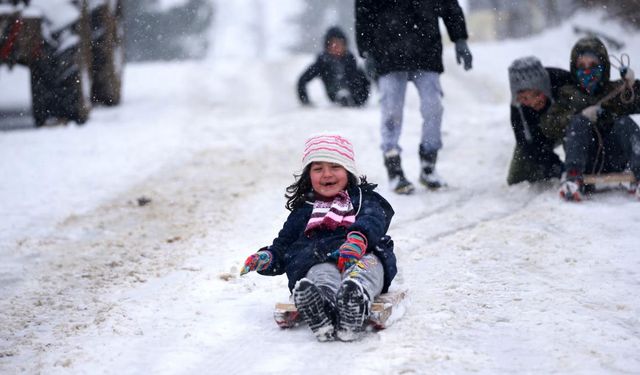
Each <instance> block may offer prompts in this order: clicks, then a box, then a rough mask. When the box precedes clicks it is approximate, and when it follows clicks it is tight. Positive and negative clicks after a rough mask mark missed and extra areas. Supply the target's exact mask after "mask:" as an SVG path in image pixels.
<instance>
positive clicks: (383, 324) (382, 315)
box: [273, 291, 407, 330]
mask: <svg viewBox="0 0 640 375" xmlns="http://www.w3.org/2000/svg"><path fill="white" fill-rule="evenodd" d="M406 295H407V292H406V291H393V292H389V293H385V294H381V295H380V296H378V297H376V299H375V300H374V301H373V303H372V304H371V314H370V315H369V320H368V324H369V325H371V326H372V327H373V329H376V330H379V329H385V328H387V327H388V326H389V325H391V323H392V322H391V321H389V318H390V317H391V315H392V313H393V312H394V311H398V312H401V311H400V310H401V309H400V306H399V305H400V303H401V302H402V301H403V300H404V299H405V297H406ZM299 317H300V314H299V313H298V310H297V309H296V306H295V305H294V304H293V302H287V303H276V308H275V310H274V312H273V318H274V320H275V321H276V323H277V324H278V326H279V327H280V328H292V327H294V326H295V325H296V324H297V323H298V321H299ZM387 323H388V324H387Z"/></svg>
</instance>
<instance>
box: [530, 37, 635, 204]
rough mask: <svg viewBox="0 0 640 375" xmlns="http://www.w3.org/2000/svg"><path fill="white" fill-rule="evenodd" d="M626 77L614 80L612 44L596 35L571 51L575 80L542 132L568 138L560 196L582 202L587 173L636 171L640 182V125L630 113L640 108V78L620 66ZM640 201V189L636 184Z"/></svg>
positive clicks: (544, 120) (546, 118) (562, 91)
mask: <svg viewBox="0 0 640 375" xmlns="http://www.w3.org/2000/svg"><path fill="white" fill-rule="evenodd" d="M620 68H621V69H620V74H621V77H622V79H621V80H617V81H611V80H610V78H609V74H610V70H611V62H610V60H609V54H608V52H607V49H606V47H605V46H604V44H603V43H602V41H600V39H598V38H596V37H585V38H582V39H580V40H578V42H576V44H575V45H574V46H573V48H572V50H571V74H572V75H573V78H574V79H575V83H574V84H569V85H565V86H563V87H561V88H560V92H559V97H558V100H557V102H556V103H555V104H554V105H552V106H551V108H550V109H549V111H548V112H547V113H546V114H545V115H544V116H543V117H542V122H541V129H542V132H543V133H544V134H545V136H547V137H548V138H550V139H553V140H557V141H560V140H563V146H564V151H565V155H566V156H565V169H566V172H565V175H564V176H563V180H562V183H561V186H560V191H559V193H560V196H561V197H562V198H563V199H565V200H568V201H581V200H582V199H583V198H584V194H585V186H584V179H583V175H584V174H585V173H588V174H599V173H609V172H620V171H624V170H625V169H627V168H628V169H630V170H631V172H633V174H634V176H635V179H636V181H638V180H640V129H639V128H638V125H637V124H636V123H635V122H634V121H633V120H632V119H631V118H630V117H629V115H630V114H633V113H639V112H640V95H638V93H640V81H638V80H636V79H635V77H634V74H633V71H632V70H631V69H629V68H628V67H622V66H621V67H620ZM633 189H634V192H635V195H636V197H638V198H639V199H640V188H638V186H637V183H636V186H634V187H633Z"/></svg>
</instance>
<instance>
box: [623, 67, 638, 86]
mask: <svg viewBox="0 0 640 375" xmlns="http://www.w3.org/2000/svg"><path fill="white" fill-rule="evenodd" d="M620 77H621V78H622V79H623V80H624V82H625V83H626V84H627V85H629V86H632V85H633V84H634V83H635V81H636V74H635V73H634V72H633V69H631V68H630V67H628V66H626V67H624V68H623V69H620Z"/></svg>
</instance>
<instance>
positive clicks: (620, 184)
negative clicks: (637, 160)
mask: <svg viewBox="0 0 640 375" xmlns="http://www.w3.org/2000/svg"><path fill="white" fill-rule="evenodd" d="M635 182H636V179H635V177H634V176H633V173H631V172H629V171H627V172H620V173H601V174H586V175H584V184H585V187H586V188H587V191H592V192H593V191H605V190H611V189H621V188H622V189H627V190H629V189H631V186H632V185H633V184H634V183H635Z"/></svg>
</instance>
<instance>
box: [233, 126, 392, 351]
mask: <svg viewBox="0 0 640 375" xmlns="http://www.w3.org/2000/svg"><path fill="white" fill-rule="evenodd" d="M357 176H358V173H357V170H356V164H355V158H354V151H353V146H352V144H351V142H349V141H348V140H347V139H345V138H343V137H341V136H339V135H335V134H324V135H318V136H314V137H311V138H309V139H308V140H307V141H306V143H305V150H304V154H303V157H302V173H301V174H300V175H299V176H297V178H296V181H295V182H294V183H293V184H292V185H290V186H289V187H288V188H287V193H288V194H287V195H286V197H287V204H286V207H287V209H288V210H290V211H291V213H290V214H289V217H288V218H287V220H286V222H285V223H284V226H283V227H282V229H281V230H280V232H279V233H278V237H276V238H275V239H274V240H273V243H272V244H271V246H268V247H264V248H262V249H260V250H259V251H258V252H257V253H255V254H252V255H250V256H249V257H248V258H247V260H246V261H245V264H244V267H243V269H242V271H241V272H240V274H241V275H244V274H246V273H247V272H249V271H258V273H260V274H262V275H269V276H274V275H281V274H282V273H285V272H286V274H287V277H288V279H289V291H291V292H292V294H293V300H294V303H295V305H296V308H297V309H298V311H299V312H300V315H301V316H302V318H303V320H304V321H305V322H306V323H307V324H308V326H309V327H310V328H311V330H312V331H313V333H314V334H315V336H316V337H317V339H318V340H319V341H329V340H333V339H335V338H336V337H337V338H338V339H339V340H342V341H352V340H355V339H357V338H358V337H359V336H360V333H361V332H362V331H363V330H364V328H365V322H366V321H367V318H368V316H369V311H370V308H371V303H372V301H373V299H374V298H375V297H376V296H378V295H379V294H381V293H385V292H386V291H387V290H388V289H389V285H390V284H391V281H392V280H393V278H394V276H395V274H396V272H397V269H396V258H395V255H394V254H393V241H392V240H391V238H390V237H389V236H388V235H386V233H387V230H388V229H389V224H390V223H391V218H392V217H393V214H394V211H393V208H392V207H391V205H390V204H389V203H388V202H387V201H386V200H385V199H384V198H383V197H382V196H380V195H379V194H378V193H376V192H374V191H373V189H374V188H375V187H376V185H374V184H370V183H368V182H367V181H366V178H365V177H364V176H362V177H359V178H358V177H357Z"/></svg>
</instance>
